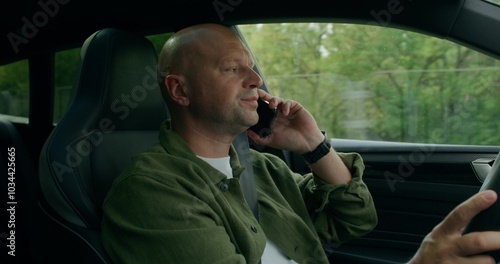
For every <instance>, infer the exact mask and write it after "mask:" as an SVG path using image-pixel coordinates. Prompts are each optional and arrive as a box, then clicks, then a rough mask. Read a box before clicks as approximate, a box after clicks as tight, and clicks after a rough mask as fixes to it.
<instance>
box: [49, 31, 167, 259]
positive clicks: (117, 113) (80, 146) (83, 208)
mask: <svg viewBox="0 0 500 264" xmlns="http://www.w3.org/2000/svg"><path fill="white" fill-rule="evenodd" d="M156 63H157V55H156V52H155V49H154V48H153V46H152V44H151V42H149V41H148V40H147V39H146V38H144V37H143V36H139V35H135V34H131V33H129V32H126V31H122V30H118V29H103V30H100V31H98V32H96V33H94V34H93V35H92V36H90V37H89V38H88V39H87V40H86V41H85V43H84V45H83V47H82V51H81V62H80V68H79V73H78V76H77V78H76V82H75V85H74V87H73V91H72V99H71V102H70V106H69V108H68V111H67V112H66V114H65V115H64V117H63V118H62V120H61V122H60V123H59V124H58V125H57V126H56V127H55V129H54V131H53V132H52V133H51V135H50V136H49V138H48V139H47V141H46V143H45V145H44V147H43V149H42V152H41V155H40V173H39V176H40V178H39V179H40V185H41V189H42V192H43V203H42V205H43V208H44V210H45V211H46V213H47V215H49V217H51V218H52V219H53V220H54V221H53V222H54V228H55V229H56V231H55V232H53V233H52V234H53V235H54V236H57V237H58V238H59V239H55V240H56V241H60V242H61V243H60V244H58V245H54V246H53V248H54V250H53V254H54V256H53V261H54V262H58V263H110V261H109V258H108V257H107V255H106V253H105V251H104V250H103V247H102V244H101V242H100V234H99V233H100V224H101V216H102V210H101V205H102V202H103V199H104V198H105V196H106V193H107V192H108V189H109V187H110V185H111V183H112V181H113V179H114V178H115V177H116V176H118V174H119V173H120V172H121V171H122V170H123V169H124V167H125V166H126V165H127V164H128V163H129V162H130V160H131V158H132V157H133V156H134V155H136V154H137V153H139V152H141V151H143V150H145V149H147V148H148V147H149V146H151V145H153V144H155V143H156V142H158V130H159V127H160V125H161V123H162V121H164V120H165V119H166V118H167V117H168V113H167V108H166V105H165V103H164V101H163V99H162V95H161V92H160V90H159V86H158V83H157V76H156Z"/></svg>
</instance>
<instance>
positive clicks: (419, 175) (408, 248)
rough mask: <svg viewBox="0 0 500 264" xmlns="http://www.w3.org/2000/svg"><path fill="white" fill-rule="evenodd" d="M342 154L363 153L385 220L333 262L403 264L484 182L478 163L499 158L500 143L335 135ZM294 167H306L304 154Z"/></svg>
mask: <svg viewBox="0 0 500 264" xmlns="http://www.w3.org/2000/svg"><path fill="white" fill-rule="evenodd" d="M332 145H333V146H334V148H335V149H336V150H337V151H338V152H358V153H360V154H361V156H362V157H363V160H364V162H365V166H366V169H365V173H364V181H365V183H366V184H367V186H368V188H369V189H370V192H371V193H372V196H373V199H374V202H375V206H376V208H377V213H378V218H379V224H378V225H377V227H376V228H375V229H374V230H373V231H372V232H370V233H369V234H367V235H366V236H364V237H361V238H358V239H355V240H353V241H350V242H348V243H345V244H343V245H341V246H339V247H337V248H333V249H331V250H330V251H331V253H332V257H331V262H332V263H402V262H405V261H408V260H409V259H410V258H411V256H412V255H413V254H414V253H415V252H416V250H417V249H418V247H419V245H420V242H421V241H422V240H423V238H424V236H425V235H426V234H428V233H429V232H430V231H431V230H432V228H433V227H434V226H436V225H437V224H438V223H439V222H440V221H441V220H442V219H443V218H444V217H445V216H446V215H447V214H448V213H449V212H450V211H451V210H452V209H453V208H454V207H455V206H457V205H458V204H460V203H461V202H463V201H464V200H466V199H467V198H469V197H470V196H471V195H473V194H475V193H476V192H477V191H478V190H479V188H480V186H481V182H480V181H479V179H478V177H477V176H476V175H475V173H474V170H473V168H472V166H471V163H472V161H474V160H477V159H480V158H487V159H494V158H495V157H496V155H497V153H498V151H499V149H500V148H499V147H488V146H452V145H431V144H410V143H389V142H373V141H362V140H341V139H334V140H333V141H332ZM293 161H294V162H293V166H294V169H296V170H299V171H301V170H302V171H304V170H305V168H306V167H304V166H306V165H305V164H304V163H302V162H301V161H300V158H299V157H294V158H293Z"/></svg>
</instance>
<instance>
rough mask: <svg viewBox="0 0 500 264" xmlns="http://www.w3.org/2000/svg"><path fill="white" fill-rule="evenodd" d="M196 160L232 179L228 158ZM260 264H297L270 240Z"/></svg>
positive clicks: (267, 241)
mask: <svg viewBox="0 0 500 264" xmlns="http://www.w3.org/2000/svg"><path fill="white" fill-rule="evenodd" d="M198 158H200V159H202V160H204V161H205V162H207V163H208V164H210V165H212V167H214V168H216V169H217V170H219V171H220V172H222V173H224V174H225V175H226V176H227V178H228V179H232V178H233V170H232V169H231V164H230V163H229V156H227V157H223V158H205V157H200V156H198ZM261 263H262V264H297V262H295V261H293V260H291V259H290V258H288V257H287V256H285V254H283V252H281V250H280V249H279V248H278V247H277V246H276V244H274V243H273V242H272V241H271V240H269V239H267V240H266V247H265V248H264V253H263V254H262V258H261Z"/></svg>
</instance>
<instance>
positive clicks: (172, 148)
mask: <svg viewBox="0 0 500 264" xmlns="http://www.w3.org/2000/svg"><path fill="white" fill-rule="evenodd" d="M158 137H159V140H160V144H161V145H162V146H163V148H164V149H165V150H166V152H167V153H169V154H171V155H174V156H176V157H181V158H185V159H187V160H190V161H192V162H194V163H196V164H197V165H198V166H200V167H201V168H202V169H203V170H204V171H206V172H208V173H209V174H210V175H211V176H210V180H211V181H212V182H213V183H219V182H220V181H222V180H224V179H226V175H224V174H223V173H221V172H219V171H218V170H217V169H215V168H214V167H212V165H210V164H208V163H206V162H205V161H203V160H202V159H200V158H198V157H196V154H195V153H194V152H193V151H192V150H191V148H190V147H189V145H188V144H187V143H186V141H185V140H184V138H182V137H181V136H180V135H179V134H178V133H177V132H175V131H174V130H172V124H171V122H170V120H169V119H168V120H166V121H165V122H163V124H162V125H161V127H160V134H159V136H158ZM229 157H230V164H231V168H232V169H233V177H234V178H237V179H238V180H239V178H240V175H241V173H242V172H243V171H244V170H245V167H244V166H241V164H240V161H239V158H238V155H237V153H236V151H235V148H234V146H233V145H231V147H230V149H229Z"/></svg>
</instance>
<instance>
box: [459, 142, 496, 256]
mask: <svg viewBox="0 0 500 264" xmlns="http://www.w3.org/2000/svg"><path fill="white" fill-rule="evenodd" d="M484 190H494V191H495V192H496V193H497V194H499V195H500V152H499V153H498V155H497V157H496V159H495V162H494V163H493V166H492V167H491V169H490V172H489V173H488V175H487V176H486V179H485V181H484V182H483V185H482V186H481V189H479V191H484ZM476 231H500V199H499V200H497V201H496V202H495V203H494V204H493V205H492V206H491V207H489V208H488V209H486V210H484V211H482V212H481V213H479V214H478V215H476V217H474V219H472V221H471V222H470V223H469V225H467V227H466V228H465V230H464V232H463V233H464V234H466V233H471V232H476ZM486 254H489V255H491V256H492V257H493V258H495V261H496V262H499V261H500V250H497V251H490V252H486Z"/></svg>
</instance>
